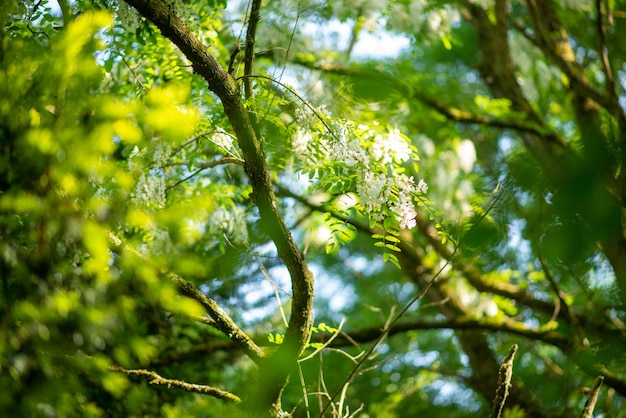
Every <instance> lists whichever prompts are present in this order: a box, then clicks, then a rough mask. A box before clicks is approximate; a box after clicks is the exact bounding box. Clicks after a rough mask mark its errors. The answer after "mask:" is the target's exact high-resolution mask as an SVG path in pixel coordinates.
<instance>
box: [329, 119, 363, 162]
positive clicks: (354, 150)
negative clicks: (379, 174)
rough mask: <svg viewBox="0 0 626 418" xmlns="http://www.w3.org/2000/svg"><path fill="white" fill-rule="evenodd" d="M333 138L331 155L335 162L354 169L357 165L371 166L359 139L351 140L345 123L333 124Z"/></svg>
mask: <svg viewBox="0 0 626 418" xmlns="http://www.w3.org/2000/svg"><path fill="white" fill-rule="evenodd" d="M333 132H334V135H333V138H332V142H331V155H330V158H331V159H332V160H333V161H338V162H342V163H345V164H347V165H348V166H350V167H352V166H354V165H356V164H359V163H361V164H364V165H366V166H367V165H369V158H368V156H367V152H366V151H365V148H363V146H362V145H361V142H360V141H359V140H358V139H357V138H354V137H352V138H349V137H348V135H349V134H350V131H349V130H348V128H347V126H346V124H345V123H335V124H333Z"/></svg>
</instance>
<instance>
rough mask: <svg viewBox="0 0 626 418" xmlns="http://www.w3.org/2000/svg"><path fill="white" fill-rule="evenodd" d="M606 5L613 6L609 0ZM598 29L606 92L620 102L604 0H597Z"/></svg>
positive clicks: (612, 98)
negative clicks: (604, 12) (612, 64)
mask: <svg viewBox="0 0 626 418" xmlns="http://www.w3.org/2000/svg"><path fill="white" fill-rule="evenodd" d="M605 5H606V7H607V9H608V8H609V7H611V6H610V5H609V2H608V1H606V2H605ZM607 14H610V10H607ZM596 31H597V32H598V52H599V53H600V58H601V59H602V67H603V69H604V85H605V86H606V92H607V94H608V95H609V98H610V99H611V102H613V103H615V102H618V99H617V92H616V91H615V80H614V79H613V71H612V70H611V63H610V61H609V55H608V53H607V50H606V40H605V33H606V27H605V24H604V14H603V13H602V0H596Z"/></svg>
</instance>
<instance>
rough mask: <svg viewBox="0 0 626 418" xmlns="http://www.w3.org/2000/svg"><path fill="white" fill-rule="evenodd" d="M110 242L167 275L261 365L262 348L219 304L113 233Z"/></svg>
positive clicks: (215, 324)
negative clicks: (124, 242)
mask: <svg viewBox="0 0 626 418" xmlns="http://www.w3.org/2000/svg"><path fill="white" fill-rule="evenodd" d="M109 240H110V241H111V242H112V243H113V244H114V245H115V246H116V247H121V248H123V249H124V251H128V252H129V253H131V254H133V255H134V256H135V257H137V258H139V259H140V260H141V261H142V262H144V263H147V264H149V265H150V266H152V267H154V268H155V269H156V270H157V271H158V272H160V273H161V274H164V275H166V276H167V277H168V278H169V279H170V280H172V281H173V282H174V283H175V284H176V286H177V287H178V290H179V292H180V293H181V294H182V295H184V296H187V297H189V298H191V299H194V300H195V301H197V302H199V303H200V305H202V307H203V308H204V310H205V311H206V312H207V313H208V314H209V315H210V316H211V318H213V320H214V321H215V323H214V327H215V328H216V329H218V330H220V331H222V332H223V333H224V334H226V335H227V336H228V338H230V339H231V341H233V343H234V344H235V345H236V346H237V347H239V348H240V349H241V350H243V352H244V353H246V355H248V357H250V358H251V359H252V360H253V361H254V362H255V363H259V362H260V360H261V358H263V357H264V353H263V351H262V350H261V348H259V346H257V345H256V344H255V343H254V341H252V339H251V338H250V337H249V336H248V334H246V333H245V332H244V331H243V330H242V329H241V328H239V327H238V326H237V324H235V321H233V319H232V318H231V317H230V316H229V315H228V314H227V313H226V312H224V310H223V309H222V308H221V307H220V306H219V304H218V303H217V302H215V301H214V300H213V299H211V298H210V297H208V296H206V295H205V294H204V293H202V292H201V291H200V290H198V288H196V287H195V285H194V284H193V283H191V282H190V281H187V280H184V279H183V278H181V277H180V276H178V275H177V274H175V273H172V272H168V271H166V270H165V269H162V268H159V267H158V266H157V265H156V264H155V263H154V262H153V261H152V260H150V259H148V258H147V257H146V256H144V255H143V254H141V253H140V252H139V251H137V250H136V249H134V248H133V247H131V246H130V245H128V244H123V243H122V240H120V239H119V238H117V237H116V236H115V234H113V233H112V232H109Z"/></svg>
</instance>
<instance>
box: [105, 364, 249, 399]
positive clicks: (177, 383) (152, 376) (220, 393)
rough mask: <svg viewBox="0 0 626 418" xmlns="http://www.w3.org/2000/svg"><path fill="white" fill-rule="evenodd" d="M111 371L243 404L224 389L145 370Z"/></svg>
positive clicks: (155, 383)
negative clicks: (165, 376) (169, 377)
mask: <svg viewBox="0 0 626 418" xmlns="http://www.w3.org/2000/svg"><path fill="white" fill-rule="evenodd" d="M111 369H112V370H114V371H116V372H121V373H124V374H126V375H128V376H136V377H140V378H143V379H148V380H149V382H148V383H149V384H151V385H159V386H167V387H168V388H176V389H182V390H185V391H187V392H194V393H200V394H202V395H209V396H213V397H214V398H217V399H222V400H225V401H229V402H234V403H241V398H239V396H237V395H233V394H232V393H230V392H227V391H225V390H222V389H218V388H216V387H213V386H208V385H197V384H194V383H187V382H184V381H182V380H175V379H166V378H164V377H161V376H159V375H158V374H157V373H155V372H153V371H150V370H144V369H137V370H128V369H124V368H122V367H118V366H113V367H112V368H111Z"/></svg>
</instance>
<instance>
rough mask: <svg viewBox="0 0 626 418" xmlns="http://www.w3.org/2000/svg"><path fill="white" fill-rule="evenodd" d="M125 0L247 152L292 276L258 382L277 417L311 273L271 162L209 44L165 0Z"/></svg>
mask: <svg viewBox="0 0 626 418" xmlns="http://www.w3.org/2000/svg"><path fill="white" fill-rule="evenodd" d="M126 1H127V3H128V4H130V5H131V6H133V7H134V8H135V9H137V11H139V13H140V14H141V15H143V16H144V17H145V18H147V19H148V20H150V21H151V22H152V23H154V24H155V25H156V26H157V27H158V28H159V30H160V31H161V33H162V34H163V35H164V36H165V37H166V38H168V39H170V40H171V41H172V42H173V43H174V44H175V45H176V46H177V47H178V48H179V49H180V50H181V51H182V52H183V54H185V56H186V57H187V59H189V61H190V62H191V63H192V67H193V69H194V71H195V72H196V73H198V74H200V75H201V76H202V77H203V78H204V79H205V80H206V81H207V83H208V85H209V89H211V91H213V92H214V93H215V94H217V96H218V97H219V98H220V100H221V102H222V105H223V106H224V112H225V114H226V116H227V117H228V119H229V121H230V123H231V125H232V127H233V129H234V131H235V134H236V136H237V140H238V142H239V147H240V149H241V151H242V153H243V158H244V168H245V171H246V174H247V175H248V178H249V179H250V183H251V185H252V190H253V192H252V194H251V197H252V199H253V201H254V203H255V204H256V206H257V207H258V208H259V214H260V217H261V221H260V225H261V227H262V230H263V231H264V232H266V233H267V234H268V235H269V236H270V237H271V239H272V241H273V242H274V244H275V245H276V250H277V252H278V256H279V257H280V258H281V259H282V260H283V262H284V263H285V266H286V267H287V270H288V271H289V274H290V276H291V287H292V291H293V298H292V300H291V316H290V318H289V327H288V328H287V331H286V334H285V340H284V342H283V344H282V345H281V346H280V347H279V349H278V350H277V351H276V352H275V353H274V355H273V356H272V358H268V359H267V360H268V361H267V362H264V365H263V366H262V369H263V370H262V371H261V372H260V373H259V375H260V376H262V377H263V379H265V381H266V382H265V383H261V384H259V385H258V386H257V387H258V390H259V397H258V399H256V401H257V402H261V403H263V406H260V405H256V407H261V408H264V409H267V410H268V411H269V413H270V414H272V415H274V416H277V415H278V414H279V413H281V407H280V395H281V393H282V389H283V387H284V386H285V384H286V383H287V379H288V376H289V375H290V373H291V371H292V370H293V369H294V368H295V367H296V366H297V364H296V360H297V358H298V356H299V355H300V353H301V352H302V350H303V349H304V346H305V344H306V343H307V340H308V338H309V335H310V331H311V322H312V311H313V275H312V274H311V272H310V270H309V269H308V266H307V263H306V260H305V257H304V254H303V253H302V251H300V249H299V248H298V247H297V245H296V243H295V242H294V240H293V237H292V236H291V233H290V231H289V229H288V228H287V226H286V224H285V222H284V220H283V218H282V216H281V214H280V211H279V209H278V202H277V199H276V194H275V193H274V187H273V184H272V179H271V174H270V171H269V168H268V166H267V161H266V160H265V156H264V154H263V151H262V149H261V143H260V141H259V139H258V138H257V135H256V133H255V130H254V128H253V126H252V121H251V120H250V115H249V113H248V111H247V110H246V109H245V107H244V104H243V102H242V100H241V96H240V91H239V87H238V86H237V83H236V81H235V79H234V78H233V77H232V76H231V75H230V74H229V73H228V72H227V71H226V70H225V69H224V68H222V67H221V66H220V65H219V63H218V62H217V61H216V60H215V58H214V57H213V56H212V55H211V54H209V52H208V50H207V48H206V47H205V46H204V45H202V43H200V41H199V40H198V39H197V38H196V37H195V36H194V35H193V34H192V33H191V31H190V30H189V27H187V25H185V24H184V23H183V22H181V20H180V19H178V17H176V16H175V14H174V13H173V11H172V9H171V8H170V7H169V5H168V4H167V3H166V2H165V1H164V0H152V1H150V0H126ZM260 392H263V394H261V393H260ZM252 402H254V401H252Z"/></svg>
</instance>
